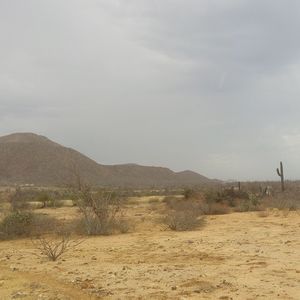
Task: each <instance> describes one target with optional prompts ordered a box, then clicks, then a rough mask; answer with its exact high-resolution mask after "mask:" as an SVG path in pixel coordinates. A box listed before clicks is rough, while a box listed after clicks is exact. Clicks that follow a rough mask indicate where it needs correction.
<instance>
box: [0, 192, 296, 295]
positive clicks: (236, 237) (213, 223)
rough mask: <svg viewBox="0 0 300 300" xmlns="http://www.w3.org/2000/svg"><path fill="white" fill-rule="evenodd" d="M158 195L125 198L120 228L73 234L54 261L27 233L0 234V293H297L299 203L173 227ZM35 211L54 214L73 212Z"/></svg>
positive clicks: (71, 210)
mask: <svg viewBox="0 0 300 300" xmlns="http://www.w3.org/2000/svg"><path fill="white" fill-rule="evenodd" d="M164 199H165V197H162V196H151V197H135V198H129V199H128V200H127V201H126V204H124V205H125V206H124V207H123V211H124V215H125V216H126V219H128V220H130V222H131V224H133V225H134V226H133V227H132V228H131V229H130V230H129V231H128V232H127V233H124V234H115V235H110V236H90V237H87V236H85V237H78V238H80V239H82V243H80V244H79V245H78V246H76V247H74V248H70V249H69V250H68V251H67V252H66V253H64V254H63V256H62V257H61V258H60V259H58V260H57V261H49V259H48V258H47V257H46V256H43V255H41V253H40V251H39V250H38V249H36V247H34V244H33V243H32V241H31V239H30V238H21V239H12V240H4V241H1V242H0V267H1V274H0V290H1V296H0V299H1V300H2V299H3V300H6V299H224V300H225V299H243V300H244V299H249V300H250V299H282V300H286V299H294V300H296V299H299V297H300V290H299V286H300V261H299V255H300V214H299V211H297V210H289V211H286V210H278V209H266V210H264V211H263V212H262V211H258V212H257V211H255V212H242V213H240V212H232V213H230V214H223V215H207V216H205V220H204V223H202V224H201V225H200V226H199V228H195V229H194V230H193V231H172V230H170V229H169V228H167V226H166V225H165V224H163V223H162V221H161V218H162V214H163V213H164V212H165V210H166V205H167V204H166V201H164ZM178 199H180V198H178ZM178 201H179V200H178ZM34 212H35V213H42V214H43V215H44V216H49V217H52V218H55V219H56V220H59V221H61V222H68V221H71V220H74V219H76V218H77V217H78V214H79V212H78V207H59V208H42V209H35V210H34Z"/></svg>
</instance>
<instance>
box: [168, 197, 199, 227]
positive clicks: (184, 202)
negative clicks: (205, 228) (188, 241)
mask: <svg viewBox="0 0 300 300" xmlns="http://www.w3.org/2000/svg"><path fill="white" fill-rule="evenodd" d="M164 202H166V204H167V213H166V215H165V217H164V223H165V224H166V225H167V226H168V228H169V229H171V230H175V231H187V230H194V229H196V228H199V227H200V226H202V225H203V224H204V218H203V216H202V214H203V213H202V209H201V206H200V205H199V202H197V201H195V200H192V199H181V198H174V197H173V198H167V199H165V201H164Z"/></svg>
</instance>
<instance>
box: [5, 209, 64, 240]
mask: <svg viewBox="0 0 300 300" xmlns="http://www.w3.org/2000/svg"><path fill="white" fill-rule="evenodd" d="M59 226H62V225H61V224H59V223H58V221H57V220H56V219H54V218H51V217H49V216H45V215H42V214H34V213H32V212H30V211H14V212H10V213H9V214H8V215H6V216H5V217H4V218H3V220H2V221H1V222H0V238H1V239H14V238H19V237H29V236H35V235H39V234H42V233H49V232H53V231H55V230H57V229H58V228H59Z"/></svg>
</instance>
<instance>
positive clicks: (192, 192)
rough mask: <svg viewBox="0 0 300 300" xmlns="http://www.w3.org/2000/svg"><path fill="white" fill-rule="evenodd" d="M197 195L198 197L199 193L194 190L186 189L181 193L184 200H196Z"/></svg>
mask: <svg viewBox="0 0 300 300" xmlns="http://www.w3.org/2000/svg"><path fill="white" fill-rule="evenodd" d="M198 195H199V192H198V191H197V190H195V189H191V188H186V189H184V191H183V196H184V198H185V199H192V198H197V197H198Z"/></svg>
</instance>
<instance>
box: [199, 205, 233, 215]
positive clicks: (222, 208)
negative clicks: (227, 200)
mask: <svg viewBox="0 0 300 300" xmlns="http://www.w3.org/2000/svg"><path fill="white" fill-rule="evenodd" d="M201 210H202V212H203V214H205V215H225V214H228V213H229V212H230V209H229V207H228V206H226V205H224V204H222V203H202V204H201Z"/></svg>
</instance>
